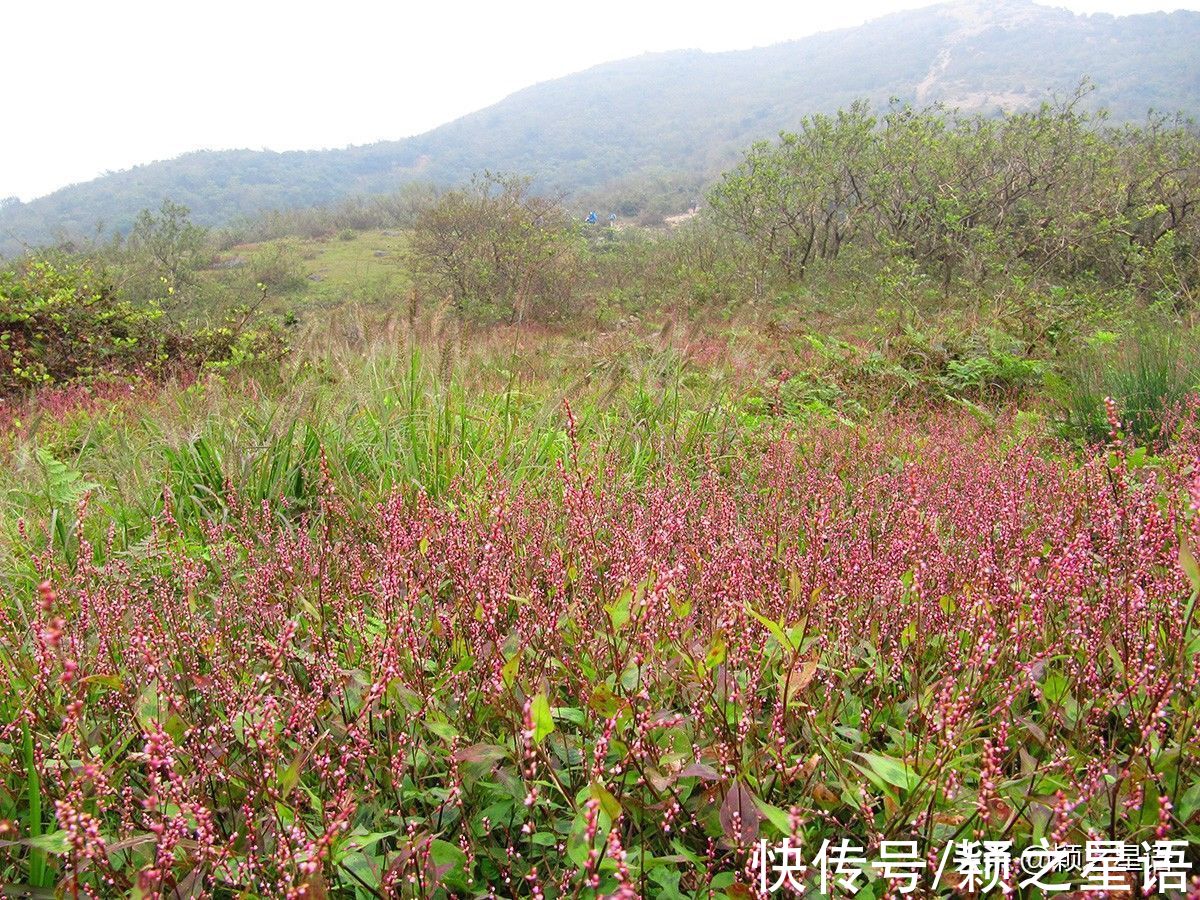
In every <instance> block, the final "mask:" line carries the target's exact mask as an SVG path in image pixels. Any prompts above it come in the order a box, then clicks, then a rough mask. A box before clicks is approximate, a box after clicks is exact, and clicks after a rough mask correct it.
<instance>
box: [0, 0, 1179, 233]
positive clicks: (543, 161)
mask: <svg viewBox="0 0 1200 900" xmlns="http://www.w3.org/2000/svg"><path fill="white" fill-rule="evenodd" d="M1196 46H1200V12H1191V11H1175V12H1171V13H1143V14H1139V15H1132V16H1112V15H1108V14H1102V13H1097V14H1092V15H1077V14H1074V13H1071V12H1070V11H1068V10H1065V9H1058V8H1055V7H1048V6H1041V5H1039V4H1037V3H1034V2H1032V0H998V2H990V3H987V2H981V0H952V2H949V3H943V4H939V5H935V6H930V7H925V8H922V9H918V10H913V11H909V12H898V13H891V14H889V15H885V16H881V17H879V18H876V19H872V20H871V21H869V22H866V23H864V24H863V25H860V26H856V27H853V28H844V29H838V30H836V31H827V32H821V33H819V34H815V35H810V36H808V37H804V38H799V39H796V40H790V41H786V42H782V43H779V44H772V45H769V46H766V47H758V48H753V49H749V50H733V51H722V52H716V53H712V52H706V51H701V50H694V49H689V50H671V51H664V52H659V53H648V54H642V55H640V56H635V57H630V58H627V59H623V60H615V61H611V62H605V63H600V64H599V65H596V66H592V67H590V68H588V69H584V70H582V71H580V72H576V73H573V74H571V75H567V76H563V77H561V78H556V79H551V80H548V81H543V82H540V83H537V84H533V85H530V86H528V87H526V88H522V89H521V90H519V91H516V92H514V93H513V94H510V95H509V96H507V97H505V98H504V99H502V100H501V101H499V102H498V103H495V104H493V105H491V106H488V107H485V108H483V109H480V110H476V111H475V112H472V113H468V114H467V115H465V116H462V117H460V118H458V119H455V120H453V121H450V122H447V123H445V124H443V125H440V126H438V127H437V128H434V129H432V130H430V131H427V132H425V133H423V134H418V135H414V136H412V137H408V138H403V139H400V140H396V141H381V142H377V143H373V144H363V145H357V146H351V147H345V148H340V149H330V150H289V151H279V152H276V151H268V150H197V151H192V152H190V153H186V154H183V155H181V156H179V157H176V158H174V159H170V160H163V161H158V162H153V163H146V164H142V165H139V166H135V167H132V168H130V169H126V170H123V171H120V172H114V173H108V174H105V175H103V176H100V177H98V178H96V179H93V180H91V181H87V182H82V183H79V184H74V185H69V186H67V187H64V188H61V189H59V190H57V191H55V192H53V193H51V194H49V195H46V196H44V197H41V198H38V199H35V200H31V201H29V202H28V203H8V204H6V205H4V206H0V254H2V255H13V254H15V253H19V252H20V251H21V249H22V248H24V247H27V246H29V245H36V244H40V243H46V242H48V241H52V240H56V239H62V238H68V239H79V238H87V237H89V236H93V235H95V234H97V233H101V234H109V233H111V232H113V231H118V232H123V231H125V230H127V229H128V227H129V226H130V224H131V223H132V220H133V218H134V217H135V216H136V214H137V212H138V211H139V210H140V209H142V208H146V207H153V206H157V205H158V204H159V203H160V202H161V201H162V199H164V198H167V197H169V198H170V199H172V200H175V201H176V202H182V203H184V204H186V205H188V206H189V207H191V208H192V210H193V215H194V218H195V219H196V220H197V221H198V222H201V223H203V224H209V225H216V224H222V223H226V222H229V221H231V220H233V219H236V218H238V217H241V216H249V215H253V214H255V213H256V212H259V211H262V210H266V209H272V208H288V207H297V206H307V205H312V204H319V203H327V202H333V201H336V200H338V199H341V198H343V197H346V196H348V195H354V194H364V195H369V194H379V193H386V192H388V191H391V190H394V189H396V188H398V187H400V186H401V185H403V184H405V183H407V182H412V181H431V182H436V183H442V184H450V183H455V182H459V181H462V180H464V179H465V178H467V177H469V176H470V174H471V173H473V172H476V171H481V170H483V169H492V170H506V171H517V172H524V173H528V174H532V175H535V176H536V178H537V180H538V182H539V184H540V185H542V186H544V187H548V188H555V189H559V190H563V191H567V192H571V191H583V190H598V189H602V188H604V186H605V185H611V184H613V183H615V182H617V181H619V180H621V179H628V178H636V177H638V176H640V175H644V174H646V173H652V172H672V173H679V174H681V175H687V176H693V177H696V178H709V177H712V176H713V175H714V174H715V173H716V172H718V171H719V170H720V169H721V168H723V167H726V166H728V165H729V164H731V163H732V162H733V161H735V160H736V158H737V156H738V153H739V151H740V150H741V149H743V148H744V147H745V146H746V145H748V144H749V143H751V142H752V141H754V140H757V139H761V138H769V137H772V136H774V135H775V134H777V133H778V132H779V131H780V130H782V129H788V128H794V127H796V126H797V125H798V124H799V122H800V120H801V119H802V118H803V117H804V116H806V115H810V114H813V113H817V112H830V111H833V110H834V109H836V108H838V107H841V106H846V105H848V104H849V103H851V102H853V101H855V100H858V99H866V100H867V101H868V102H870V103H871V104H872V105H873V106H875V107H876V108H879V109H882V108H884V107H885V106H886V105H887V103H888V102H889V101H890V100H891V99H893V98H895V99H898V100H900V101H902V102H911V103H914V104H917V105H927V104H931V103H942V104H945V105H946V106H948V107H952V108H958V109H961V110H963V111H965V112H981V113H985V114H992V113H999V112H1002V111H1013V110H1020V109H1024V108H1029V107H1035V106H1036V105H1037V104H1038V103H1040V102H1042V101H1044V100H1047V99H1051V98H1052V97H1054V96H1056V95H1058V96H1062V95H1067V94H1069V93H1070V92H1071V91H1072V90H1073V89H1074V88H1075V87H1076V86H1077V85H1078V84H1079V82H1080V80H1081V79H1082V78H1084V77H1090V78H1091V79H1092V81H1093V82H1094V83H1095V85H1096V90H1095V91H1094V93H1093V94H1092V95H1091V96H1090V97H1089V98H1088V102H1089V103H1090V104H1091V105H1093V106H1097V107H1099V106H1103V107H1105V108H1107V109H1109V110H1110V111H1111V113H1112V115H1113V117H1114V119H1116V120H1118V121H1124V120H1137V119H1140V118H1142V117H1144V115H1145V114H1146V112H1147V110H1148V109H1150V108H1156V109H1159V110H1161V111H1165V112H1176V111H1182V112H1184V113H1185V114H1189V115H1191V114H1196V113H1200V54H1197V53H1196V52H1195V50H1194V49H1193V48H1194V47H1196ZM98 224H99V225H100V226H101V228H100V229H99V231H98V229H97V225H98Z"/></svg>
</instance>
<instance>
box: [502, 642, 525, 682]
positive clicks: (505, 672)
mask: <svg viewBox="0 0 1200 900" xmlns="http://www.w3.org/2000/svg"><path fill="white" fill-rule="evenodd" d="M520 666H521V651H520V650H518V651H517V652H516V653H514V654H513V655H512V656H510V657H509V658H508V660H507V661H506V662H505V663H504V665H503V667H502V668H501V669H500V677H501V678H502V679H503V680H504V686H505V687H509V688H510V687H512V686H513V682H515V681H516V680H517V669H519V668H520Z"/></svg>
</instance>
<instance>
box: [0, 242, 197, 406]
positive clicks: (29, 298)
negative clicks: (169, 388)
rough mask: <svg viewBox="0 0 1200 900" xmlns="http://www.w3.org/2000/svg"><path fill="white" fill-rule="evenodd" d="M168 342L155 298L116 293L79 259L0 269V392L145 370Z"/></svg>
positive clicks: (172, 345)
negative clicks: (138, 299)
mask: <svg viewBox="0 0 1200 900" xmlns="http://www.w3.org/2000/svg"><path fill="white" fill-rule="evenodd" d="M176 344H177V341H176V340H174V338H173V336H172V335H170V334H169V333H168V332H167V331H166V329H165V328H164V327H163V326H162V312H161V310H160V309H159V308H158V306H157V305H155V304H148V305H141V306H135V305H133V304H132V303H130V302H128V301H127V300H123V299H121V298H119V296H118V295H117V293H116V291H115V290H114V288H113V287H112V285H111V284H109V283H108V281H107V279H106V278H105V276H104V275H103V273H99V272H96V271H94V270H92V269H90V268H88V267H87V266H84V265H80V264H76V263H61V264H55V263H51V262H49V261H46V260H36V261H33V262H30V263H28V264H27V265H24V266H22V267H20V268H18V269H12V270H8V271H3V272H0V396H6V395H11V394H15V393H19V392H22V391H25V390H28V389H30V388H34V387H38V386H40V385H45V384H54V383H62V382H68V381H78V380H80V379H86V378H91V377H95V376H104V375H111V374H113V373H118V372H128V371H131V370H142V371H148V370H152V369H154V368H157V367H158V366H159V365H161V363H162V362H163V361H164V360H165V358H166V356H167V354H168V353H169V352H170V351H172V350H173V349H175V345H176Z"/></svg>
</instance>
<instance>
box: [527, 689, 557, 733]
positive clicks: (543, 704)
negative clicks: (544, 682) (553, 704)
mask: <svg viewBox="0 0 1200 900" xmlns="http://www.w3.org/2000/svg"><path fill="white" fill-rule="evenodd" d="M529 712H530V715H532V716H533V740H534V742H535V743H538V744H540V743H541V742H542V741H543V740H545V739H546V736H547V735H549V734H552V733H553V732H554V716H553V715H551V713H550V701H549V700H547V699H546V695H545V694H544V693H538V694H537V695H536V696H535V697H534V698H533V703H532V704H531V705H530V708H529Z"/></svg>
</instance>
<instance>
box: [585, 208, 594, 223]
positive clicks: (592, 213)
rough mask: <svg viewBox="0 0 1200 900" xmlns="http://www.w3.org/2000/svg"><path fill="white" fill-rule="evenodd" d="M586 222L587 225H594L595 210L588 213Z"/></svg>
mask: <svg viewBox="0 0 1200 900" xmlns="http://www.w3.org/2000/svg"><path fill="white" fill-rule="evenodd" d="M586 221H587V223H588V224H589V225H595V224H596V213H595V210H593V211H592V212H590V213H588V217H587V220H586Z"/></svg>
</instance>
